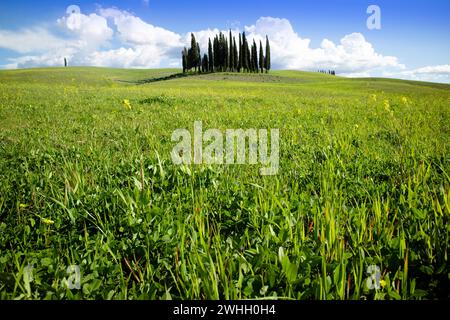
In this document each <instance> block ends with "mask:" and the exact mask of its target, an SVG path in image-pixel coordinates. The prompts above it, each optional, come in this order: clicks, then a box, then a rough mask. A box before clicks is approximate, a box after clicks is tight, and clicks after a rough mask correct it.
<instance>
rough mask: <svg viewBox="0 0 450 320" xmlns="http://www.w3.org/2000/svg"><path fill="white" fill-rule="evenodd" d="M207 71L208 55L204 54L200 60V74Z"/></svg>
mask: <svg viewBox="0 0 450 320" xmlns="http://www.w3.org/2000/svg"><path fill="white" fill-rule="evenodd" d="M208 70H209V61H208V55H207V54H206V53H205V54H204V55H203V59H202V72H208Z"/></svg>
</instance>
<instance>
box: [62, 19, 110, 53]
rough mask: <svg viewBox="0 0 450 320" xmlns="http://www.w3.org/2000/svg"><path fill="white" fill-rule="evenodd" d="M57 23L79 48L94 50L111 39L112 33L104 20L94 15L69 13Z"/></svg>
mask: <svg viewBox="0 0 450 320" xmlns="http://www.w3.org/2000/svg"><path fill="white" fill-rule="evenodd" d="M57 23H58V24H59V25H60V26H61V27H62V28H63V29H65V30H66V31H68V33H69V34H70V35H71V36H73V37H75V38H76V39H77V40H78V45H79V46H84V47H87V48H89V49H95V48H98V47H101V46H102V45H104V44H105V43H106V42H107V41H109V40H111V39H112V36H113V34H114V31H113V30H112V29H111V28H110V27H109V26H108V22H107V20H106V18H104V17H102V16H99V15H97V14H95V13H91V14H89V15H85V14H82V13H81V12H69V14H68V16H66V17H63V18H60V19H58V20H57Z"/></svg>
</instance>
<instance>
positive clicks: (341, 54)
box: [245, 17, 404, 74]
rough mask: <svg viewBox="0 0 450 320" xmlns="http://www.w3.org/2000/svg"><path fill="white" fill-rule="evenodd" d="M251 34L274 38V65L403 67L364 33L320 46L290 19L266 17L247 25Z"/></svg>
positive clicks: (364, 69) (351, 70) (349, 69)
mask: <svg viewBox="0 0 450 320" xmlns="http://www.w3.org/2000/svg"><path fill="white" fill-rule="evenodd" d="M245 31H246V32H248V35H249V38H250V39H251V38H254V39H256V40H257V41H259V40H262V41H264V38H265V35H268V36H269V38H270V42H271V49H272V56H273V59H272V60H273V61H274V66H275V67H276V68H280V69H302V70H317V69H334V70H337V71H338V72H339V73H341V74H342V73H344V74H355V73H366V74H367V73H368V72H370V71H373V70H376V69H379V68H385V67H390V68H400V69H403V68H404V65H402V64H400V63H399V61H398V59H397V58H396V57H393V56H384V55H382V54H380V53H377V52H376V51H375V49H374V48H373V46H372V44H371V43H369V42H368V41H367V40H366V39H365V38H364V36H363V35H362V34H361V33H352V34H349V35H346V36H344V37H343V38H342V39H341V40H340V43H339V44H335V43H334V42H332V41H330V40H328V39H324V40H323V41H322V43H321V46H320V47H319V48H312V47H311V40H310V39H304V38H302V37H300V36H299V35H298V34H297V33H296V32H295V31H294V29H293V28H292V25H291V23H290V22H289V20H287V19H279V18H271V17H263V18H260V19H258V21H257V22H256V24H255V25H252V26H247V27H245Z"/></svg>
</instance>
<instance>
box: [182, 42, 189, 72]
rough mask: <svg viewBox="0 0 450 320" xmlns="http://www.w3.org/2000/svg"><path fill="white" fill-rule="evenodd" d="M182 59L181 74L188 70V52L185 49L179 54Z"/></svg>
mask: <svg viewBox="0 0 450 320" xmlns="http://www.w3.org/2000/svg"><path fill="white" fill-rule="evenodd" d="M181 55H182V58H183V73H186V71H187V70H188V50H187V49H186V47H185V48H184V49H183V51H182V52H181Z"/></svg>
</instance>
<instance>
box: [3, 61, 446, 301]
mask: <svg viewBox="0 0 450 320" xmlns="http://www.w3.org/2000/svg"><path fill="white" fill-rule="evenodd" d="M177 72H179V70H176V69H174V70H115V69H97V68H67V69H34V70H20V71H19V70H17V71H1V72H0V299H248V298H257V299H275V298H278V299H435V298H440V299H442V298H445V299H448V298H450V294H449V288H450V264H449V260H448V252H449V234H450V226H449V218H450V178H449V174H450V125H449V123H450V108H449V106H450V85H444V84H430V83H420V82H407V81H400V80H388V79H346V78H340V77H333V76H328V75H323V74H318V73H305V72H295V71H274V72H271V73H270V74H268V75H253V74H245V75H243V74H227V73H219V74H209V75H198V76H189V77H181V78H178V79H173V80H169V81H156V82H151V81H152V79H153V80H154V79H157V78H164V77H168V76H171V75H173V74H175V73H177ZM124 100H128V101H129V104H130V105H131V109H130V108H127V107H126V106H124V103H123V101H124ZM197 120H202V121H203V126H204V128H205V129H208V128H218V129H221V130H225V129H227V128H243V129H246V128H279V129H280V134H281V139H280V149H281V154H280V171H279V173H278V175H276V176H268V177H263V176H260V175H259V166H251V165H241V166H226V165H202V166H191V167H187V166H175V165H174V164H173V163H172V161H171V158H170V152H171V150H172V148H173V147H174V143H173V142H172V141H171V134H172V132H173V131H174V130H175V129H178V128H187V129H189V130H190V131H192V130H193V125H194V121H197ZM70 265H79V266H80V271H81V288H80V290H77V289H72V290H70V289H68V288H67V285H66V284H67V282H68V281H67V280H69V275H70V274H68V273H67V268H68V267H69V266H70ZM30 266H32V267H33V269H32V271H33V272H32V276H30V273H29V272H27V270H30ZM370 266H377V267H378V268H379V270H380V278H379V280H380V281H379V282H377V284H379V287H378V288H375V289H373V290H370V288H369V287H368V286H367V278H368V277H370V276H371V274H370V273H368V268H369V267H370Z"/></svg>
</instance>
